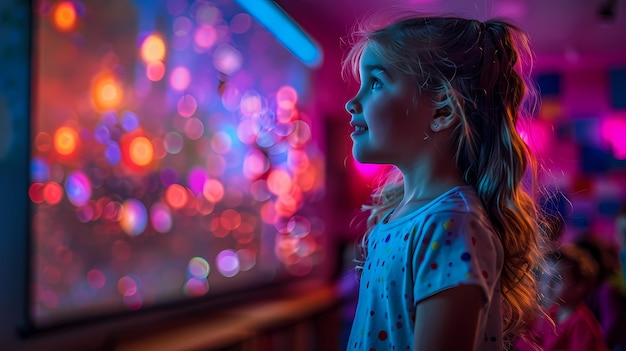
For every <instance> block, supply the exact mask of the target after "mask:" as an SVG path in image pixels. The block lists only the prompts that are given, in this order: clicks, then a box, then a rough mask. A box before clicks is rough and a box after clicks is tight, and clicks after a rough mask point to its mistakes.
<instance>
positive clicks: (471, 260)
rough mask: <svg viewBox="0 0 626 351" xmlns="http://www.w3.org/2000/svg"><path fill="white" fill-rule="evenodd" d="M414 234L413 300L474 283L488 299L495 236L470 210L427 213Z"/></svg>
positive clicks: (495, 262) (494, 271)
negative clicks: (466, 211)
mask: <svg viewBox="0 0 626 351" xmlns="http://www.w3.org/2000/svg"><path fill="white" fill-rule="evenodd" d="M423 225H424V227H423V228H421V230H418V231H417V232H418V233H419V234H418V235H416V236H415V237H414V240H416V241H415V242H414V245H415V251H414V254H413V257H412V260H413V261H412V269H413V272H414V276H413V279H414V285H413V287H414V288H413V289H414V291H413V294H414V301H413V303H414V304H417V303H418V302H420V301H421V300H423V299H425V298H427V297H429V296H432V295H434V294H436V293H438V292H440V291H443V290H445V289H449V288H453V287H456V286H459V285H462V284H473V285H478V286H480V287H481V288H482V290H483V292H484V294H485V298H486V300H485V304H488V303H489V302H490V301H491V298H492V293H493V290H494V287H495V284H496V282H498V281H499V274H500V269H499V267H501V262H499V255H498V250H497V248H498V247H499V246H498V245H499V242H498V241H497V240H498V238H497V236H496V235H495V233H493V231H492V230H491V227H490V226H489V225H488V224H485V222H484V221H482V220H481V219H480V218H479V217H477V216H476V215H474V214H472V213H457V212H444V213H436V214H432V215H428V216H427V217H426V219H425V221H424V222H423Z"/></svg>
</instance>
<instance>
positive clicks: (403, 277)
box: [347, 186, 503, 351]
mask: <svg viewBox="0 0 626 351" xmlns="http://www.w3.org/2000/svg"><path fill="white" fill-rule="evenodd" d="M369 235H370V236H369V240H368V254H367V259H366V261H365V263H364V265H363V272H362V274H361V278H360V279H361V280H360V287H359V301H358V304H357V309H356V315H355V318H354V322H353V325H352V331H351V333H350V339H349V342H348V345H347V349H348V350H364V351H386V350H412V349H413V336H414V326H415V306H416V304H418V303H419V302H420V301H422V300H424V299H426V298H427V297H429V296H431V295H434V294H436V293H438V292H440V291H442V290H445V289H449V288H452V287H455V286H459V285H461V284H475V285H478V286H480V287H481V288H482V290H483V292H484V294H485V297H486V301H487V302H486V304H485V306H484V314H483V318H482V319H481V325H480V331H479V333H480V334H479V338H478V340H477V343H478V344H477V345H476V346H477V347H476V350H480V351H501V350H502V349H503V341H502V326H503V319H502V312H501V294H500V271H501V269H502V265H503V253H502V245H501V243H500V241H499V239H498V237H497V235H496V234H495V233H494V232H493V230H492V229H491V225H490V224H489V221H488V219H487V215H486V213H485V212H484V209H483V206H482V204H481V202H480V199H479V198H478V196H477V195H476V193H475V191H474V190H473V188H472V187H470V186H462V187H455V188H453V189H451V190H449V191H447V192H446V193H444V194H442V195H441V196H439V197H438V198H437V199H435V200H433V201H432V202H430V203H429V204H428V205H426V206H424V207H422V208H420V209H419V210H417V211H416V212H414V213H412V214H410V215H408V216H404V217H402V218H398V219H396V220H393V221H391V222H388V223H385V221H382V222H381V223H379V224H378V225H377V226H376V227H375V228H374V229H373V230H372V232H371V233H370V234H369ZM450 337H454V330H450Z"/></svg>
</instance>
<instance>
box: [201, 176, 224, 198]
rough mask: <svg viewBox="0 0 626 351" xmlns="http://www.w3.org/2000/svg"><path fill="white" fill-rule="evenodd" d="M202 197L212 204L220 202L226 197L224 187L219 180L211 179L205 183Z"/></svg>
mask: <svg viewBox="0 0 626 351" xmlns="http://www.w3.org/2000/svg"><path fill="white" fill-rule="evenodd" d="M202 195H204V198H205V199H207V201H210V202H212V203H217V202H220V201H221V200H222V198H223V197H224V186H223V185H222V183H220V181H219V180H215V179H209V180H207V181H206V182H205V183H204V187H203V188H202Z"/></svg>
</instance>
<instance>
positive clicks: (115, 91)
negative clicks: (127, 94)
mask: <svg viewBox="0 0 626 351" xmlns="http://www.w3.org/2000/svg"><path fill="white" fill-rule="evenodd" d="M123 95H124V91H123V89H122V86H121V84H120V82H119V81H118V80H117V79H116V78H115V77H114V76H112V75H110V74H106V73H105V74H101V75H99V76H97V77H96V78H95V79H94V81H93V85H92V97H93V102H94V104H95V107H96V108H97V109H98V110H100V111H105V110H112V109H115V108H117V107H118V106H119V105H120V103H121V102H122V97H123Z"/></svg>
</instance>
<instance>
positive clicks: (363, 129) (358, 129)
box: [350, 125, 367, 137]
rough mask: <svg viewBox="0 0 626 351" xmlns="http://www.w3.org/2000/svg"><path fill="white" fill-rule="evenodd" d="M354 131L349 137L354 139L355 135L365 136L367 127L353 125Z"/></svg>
mask: <svg viewBox="0 0 626 351" xmlns="http://www.w3.org/2000/svg"><path fill="white" fill-rule="evenodd" d="M353 127H354V131H353V132H352V133H351V134H350V136H352V137H354V136H357V135H361V134H365V133H366V132H367V127H364V126H357V125H353Z"/></svg>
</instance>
